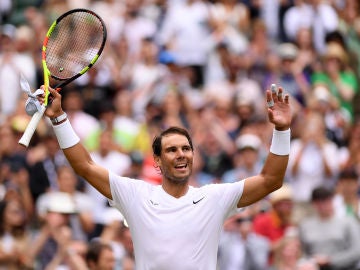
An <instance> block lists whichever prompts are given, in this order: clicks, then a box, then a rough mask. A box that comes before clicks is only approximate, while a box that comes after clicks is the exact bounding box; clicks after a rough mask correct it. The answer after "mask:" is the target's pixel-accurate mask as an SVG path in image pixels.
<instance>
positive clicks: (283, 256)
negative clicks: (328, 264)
mask: <svg viewBox="0 0 360 270" xmlns="http://www.w3.org/2000/svg"><path fill="white" fill-rule="evenodd" d="M270 269H271V270H289V269H292V270H319V268H318V265H317V264H316V263H314V262H313V261H312V260H309V259H307V258H305V257H304V255H303V251H302V246H301V242H300V239H299V235H298V232H297V229H295V230H294V231H292V232H290V233H288V234H287V235H285V236H284V237H283V238H282V239H281V243H280V244H279V248H278V249H277V250H276V251H275V253H274V263H273V266H272V267H271V268H270Z"/></svg>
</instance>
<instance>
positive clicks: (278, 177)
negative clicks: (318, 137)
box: [237, 88, 291, 208]
mask: <svg viewBox="0 0 360 270" xmlns="http://www.w3.org/2000/svg"><path fill="white" fill-rule="evenodd" d="M282 93H283V90H282V88H279V94H277V93H275V92H273V93H271V92H270V91H269V90H267V91H266V100H267V102H270V101H271V100H273V101H274V106H272V107H270V108H268V117H269V121H270V122H271V123H273V124H274V125H275V129H276V130H279V131H284V130H288V129H289V128H290V124H291V110H290V105H289V96H288V95H285V96H284V97H282ZM288 161H289V155H286V156H280V155H275V154H273V153H269V155H268V157H267V159H266V161H265V163H264V166H263V168H262V170H261V172H260V174H258V175H256V176H253V177H249V178H247V179H246V180H245V185H244V191H243V195H242V196H241V198H240V200H239V202H238V205H237V206H238V207H239V208H240V207H244V206H248V205H250V204H252V203H254V202H256V201H258V200H260V199H262V198H264V197H265V196H266V195H268V194H269V193H271V192H273V191H274V190H276V189H278V188H280V187H281V186H282V184H283V179H284V176H285V172H286V167H287V164H288Z"/></svg>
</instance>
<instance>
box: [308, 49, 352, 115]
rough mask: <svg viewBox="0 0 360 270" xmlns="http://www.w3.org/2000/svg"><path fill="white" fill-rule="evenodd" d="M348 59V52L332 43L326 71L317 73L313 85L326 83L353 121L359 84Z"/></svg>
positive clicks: (313, 78) (326, 61) (328, 50)
mask: <svg viewBox="0 0 360 270" xmlns="http://www.w3.org/2000/svg"><path fill="white" fill-rule="evenodd" d="M348 57H349V56H348V54H347V52H346V51H345V49H344V48H343V47H342V46H341V45H340V44H339V43H335V42H330V43H329V44H328V45H327V47H326V51H325V54H324V58H323V65H324V71H323V72H315V73H314V74H313V76H312V83H313V84H316V83H325V84H326V85H327V86H328V88H329V90H330V93H331V94H332V95H333V96H334V97H335V98H336V99H337V101H338V102H339V105H340V108H341V109H342V111H343V112H344V113H345V114H346V116H347V118H348V119H349V120H350V121H353V118H354V108H353V104H352V103H353V100H354V96H355V94H356V93H357V92H358V82H357V80H356V76H355V74H354V71H353V70H352V69H351V68H350V66H349V64H348V61H349V59H348Z"/></svg>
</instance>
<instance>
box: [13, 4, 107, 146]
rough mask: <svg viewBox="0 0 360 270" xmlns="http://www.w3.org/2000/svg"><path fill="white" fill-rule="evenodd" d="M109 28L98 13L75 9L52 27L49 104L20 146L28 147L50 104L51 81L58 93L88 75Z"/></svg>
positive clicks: (47, 51)
mask: <svg viewBox="0 0 360 270" xmlns="http://www.w3.org/2000/svg"><path fill="white" fill-rule="evenodd" d="M106 36H107V34H106V26H105V24H104V22H103V20H102V19H101V17H99V16H98V15H97V14H96V13H94V12H93V11H91V10H87V9H73V10H70V11H68V12H66V13H64V14H62V15H61V16H60V17H59V18H57V19H56V20H55V21H54V22H53V23H52V25H51V26H50V28H49V30H48V32H47V34H46V37H45V39H44V42H43V46H42V66H43V72H44V87H45V89H44V92H45V101H44V103H43V104H42V106H41V110H39V111H37V112H36V113H35V114H34V115H33V116H32V118H31V120H30V122H29V124H28V125H27V127H26V129H25V132H24V134H23V135H22V137H21V138H20V140H19V144H21V145H23V146H25V147H28V145H29V143H30V140H31V138H32V136H33V134H34V132H35V130H36V127H37V125H38V124H39V122H40V120H41V118H42V116H43V115H44V112H45V109H46V107H47V106H48V105H49V95H50V92H49V90H48V87H49V85H50V79H51V80H52V82H53V81H54V83H55V82H56V83H57V84H56V86H55V87H54V88H55V89H57V90H58V91H59V90H60V89H61V88H62V87H64V86H65V85H67V84H68V83H70V82H72V81H73V80H75V79H77V78H78V77H80V76H81V75H83V74H85V73H86V72H87V71H88V70H89V69H90V68H91V67H92V66H93V65H94V64H95V63H96V61H97V60H98V58H99V56H100V54H101V53H102V51H103V49H104V46H105V42H106Z"/></svg>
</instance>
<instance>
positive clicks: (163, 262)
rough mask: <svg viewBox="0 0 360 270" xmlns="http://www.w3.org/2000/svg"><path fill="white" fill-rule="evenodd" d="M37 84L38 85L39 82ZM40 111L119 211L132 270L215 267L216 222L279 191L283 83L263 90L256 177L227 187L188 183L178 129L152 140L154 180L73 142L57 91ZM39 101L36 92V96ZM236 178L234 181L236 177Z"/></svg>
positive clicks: (189, 156)
mask: <svg viewBox="0 0 360 270" xmlns="http://www.w3.org/2000/svg"><path fill="white" fill-rule="evenodd" d="M42 87H43V86H42ZM50 92H51V94H52V95H53V96H54V100H53V102H52V104H51V106H50V107H48V108H47V110H46V116H48V117H49V118H50V119H51V120H52V123H53V127H54V131H55V134H56V136H57V138H58V142H59V145H60V148H61V149H63V151H64V154H65V156H66V157H67V159H68V161H69V163H70V164H71V166H73V168H74V170H75V171H76V172H77V173H78V174H79V175H80V176H82V177H83V178H84V179H86V180H87V181H88V182H89V183H90V184H91V185H93V186H94V187H95V188H96V189H97V190H98V191H99V192H100V193H102V194H103V195H104V196H105V197H107V198H108V199H109V201H110V202H111V204H112V205H113V206H114V207H116V208H117V209H119V211H120V212H121V213H122V214H123V215H124V217H125V219H126V221H127V223H128V225H129V228H130V230H131V234H132V237H133V243H134V251H135V261H136V269H138V270H140V269H156V270H162V269H169V268H171V269H173V270H180V269H181V270H185V269H189V270H190V269H196V270H199V269H201V270H215V269H216V264H217V249H218V244H219V238H220V232H221V229H222V226H223V222H224V221H225V219H226V218H227V217H229V216H230V215H232V214H234V213H235V212H236V210H237V208H241V207H245V206H248V205H250V204H252V203H254V202H256V201H258V200H260V199H262V198H264V197H265V196H266V195H268V194H269V193H271V192H272V191H274V190H276V189H278V188H280V187H281V186H282V183H283V178H284V175H285V171H286V166H287V163H288V155H289V152H290V124H291V110H290V105H289V96H288V95H283V90H282V88H279V90H278V91H277V90H276V88H272V91H270V90H267V91H266V100H267V104H268V116H269V121H270V122H271V123H273V124H274V126H275V129H274V132H273V138H272V144H271V147H270V153H269V155H268V157H267V159H266V161H265V164H264V166H263V168H262V170H261V172H260V174H258V175H255V176H253V177H249V178H247V179H246V180H241V181H238V182H235V183H229V184H212V185H206V186H202V187H200V188H197V187H193V186H190V185H189V178H190V176H191V173H192V167H193V159H194V147H193V144H192V139H191V137H190V135H189V133H188V132H187V131H186V130H185V129H182V128H179V127H170V128H168V129H167V130H164V131H163V132H162V133H161V134H160V135H159V136H157V137H156V138H155V139H154V141H153V145H152V147H153V157H154V161H155V166H156V167H157V168H158V169H159V172H161V175H162V184H161V185H152V184H149V183H146V182H144V181H139V180H136V179H130V178H125V177H121V176H118V175H116V174H114V173H112V172H110V171H108V170H107V169H105V168H103V167H101V166H99V165H98V164H96V163H95V162H94V161H93V160H92V159H91V156H90V155H89V153H88V152H87V150H86V149H85V148H84V147H83V146H82V145H81V144H80V143H79V142H80V139H79V138H78V136H77V135H76V133H75V132H74V130H73V128H72V127H71V124H70V122H69V120H68V119H67V118H66V113H65V112H64V111H63V110H62V108H61V95H60V94H59V93H57V92H56V91H55V90H53V89H50ZM39 100H40V102H42V101H43V97H39ZM239 180H240V179H239Z"/></svg>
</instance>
